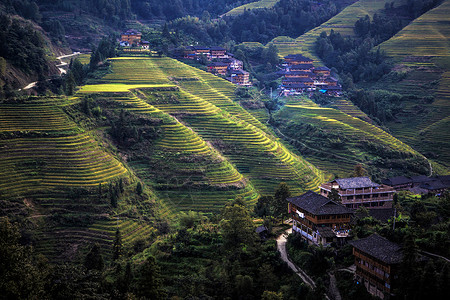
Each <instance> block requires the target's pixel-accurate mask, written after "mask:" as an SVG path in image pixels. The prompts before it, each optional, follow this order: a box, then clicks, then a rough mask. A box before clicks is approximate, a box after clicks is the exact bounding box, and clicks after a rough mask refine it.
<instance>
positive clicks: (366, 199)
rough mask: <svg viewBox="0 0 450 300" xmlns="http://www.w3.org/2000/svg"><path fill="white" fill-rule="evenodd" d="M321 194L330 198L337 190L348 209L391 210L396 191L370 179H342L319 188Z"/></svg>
mask: <svg viewBox="0 0 450 300" xmlns="http://www.w3.org/2000/svg"><path fill="white" fill-rule="evenodd" d="M319 188H320V194H321V195H323V196H325V197H328V195H329V194H330V193H331V190H333V189H334V190H337V192H338V194H339V196H340V197H341V200H342V204H343V205H345V206H346V207H347V208H353V209H357V208H359V207H361V206H364V207H367V208H390V207H392V202H393V199H394V193H395V190H394V189H393V188H392V187H390V186H387V185H383V184H378V183H375V182H372V180H370V178H369V177H352V178H340V179H335V180H333V181H331V182H327V183H324V184H322V185H321V186H319Z"/></svg>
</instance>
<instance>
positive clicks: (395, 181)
mask: <svg viewBox="0 0 450 300" xmlns="http://www.w3.org/2000/svg"><path fill="white" fill-rule="evenodd" d="M383 183H384V184H386V185H390V186H394V185H399V184H408V183H412V180H411V178H408V177H406V176H396V177H391V178H388V179H385V180H383Z"/></svg>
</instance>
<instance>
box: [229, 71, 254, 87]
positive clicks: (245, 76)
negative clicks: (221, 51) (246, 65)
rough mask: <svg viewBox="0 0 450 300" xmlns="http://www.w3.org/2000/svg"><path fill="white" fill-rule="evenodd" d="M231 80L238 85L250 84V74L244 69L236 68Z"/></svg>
mask: <svg viewBox="0 0 450 300" xmlns="http://www.w3.org/2000/svg"><path fill="white" fill-rule="evenodd" d="M231 82H232V83H234V84H238V85H244V86H249V85H251V83H250V74H249V73H248V72H246V71H244V70H236V71H232V72H231Z"/></svg>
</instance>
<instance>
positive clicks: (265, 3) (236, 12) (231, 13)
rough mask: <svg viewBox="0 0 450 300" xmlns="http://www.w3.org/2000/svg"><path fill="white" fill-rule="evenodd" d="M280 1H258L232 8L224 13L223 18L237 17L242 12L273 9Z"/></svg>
mask: <svg viewBox="0 0 450 300" xmlns="http://www.w3.org/2000/svg"><path fill="white" fill-rule="evenodd" d="M279 1H280V0H260V1H256V2H252V3H248V4H244V5H241V6H238V7H235V8H233V9H232V10H230V11H229V12H227V13H225V14H224V16H237V15H240V14H243V13H244V10H250V9H258V8H271V7H274V5H275V4H277V3H278V2H279Z"/></svg>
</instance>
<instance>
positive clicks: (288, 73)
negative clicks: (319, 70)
mask: <svg viewBox="0 0 450 300" xmlns="http://www.w3.org/2000/svg"><path fill="white" fill-rule="evenodd" d="M285 74H286V75H308V76H311V72H305V71H291V72H285Z"/></svg>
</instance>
